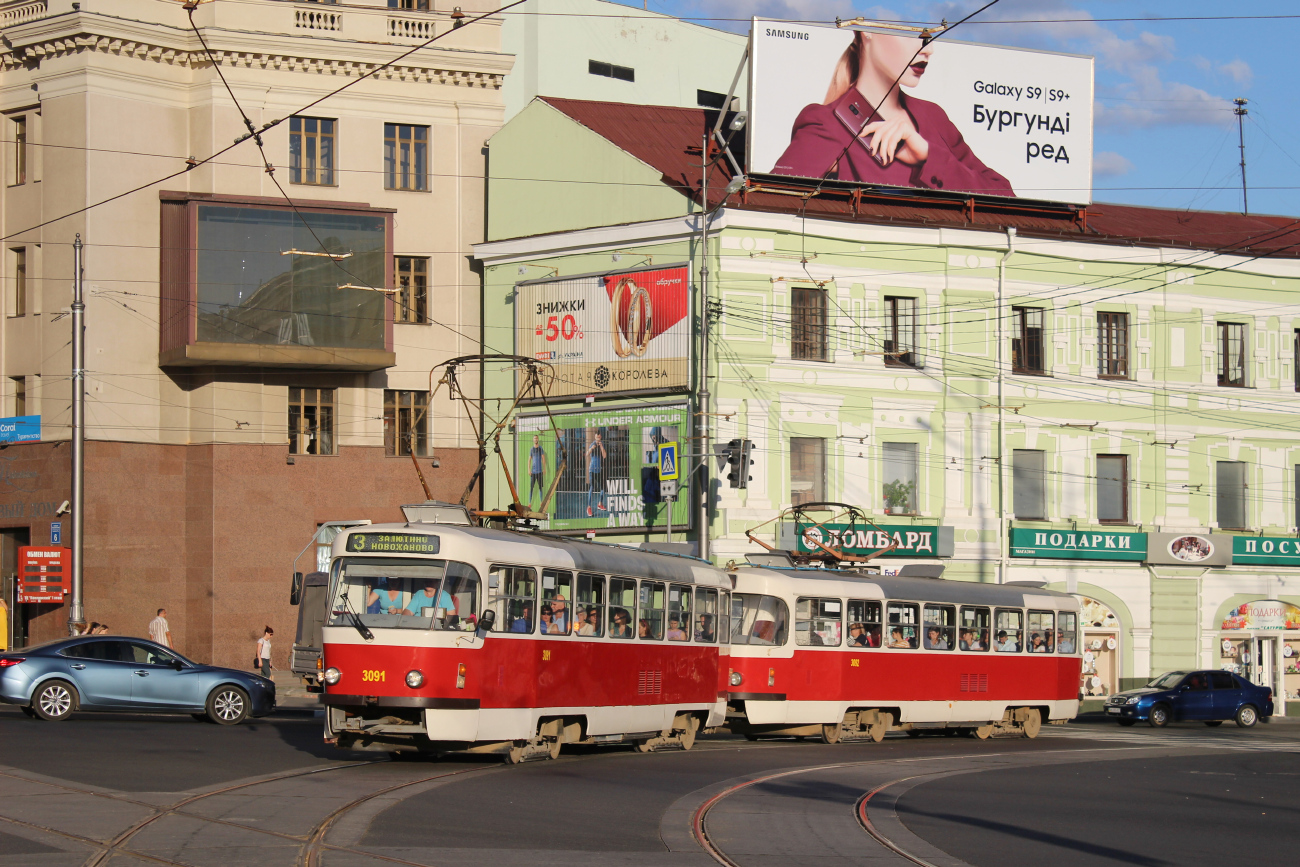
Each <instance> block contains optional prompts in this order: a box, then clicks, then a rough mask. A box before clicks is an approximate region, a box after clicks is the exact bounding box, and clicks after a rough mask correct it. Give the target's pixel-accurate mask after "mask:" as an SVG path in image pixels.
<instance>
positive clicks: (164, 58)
mask: <svg viewBox="0 0 1300 867" xmlns="http://www.w3.org/2000/svg"><path fill="white" fill-rule="evenodd" d="M416 5H418V4H416ZM431 5H435V6H437V7H438V8H437V9H434V10H430V11H423V10H397V9H388V8H387V4H386V3H384V2H383V0H360V2H357V0H354V2H353V3H352V4H349V5H324V4H316V3H298V2H287V0H240V2H232V3H207V4H202V5H199V6H198V7H197V8H196V9H195V10H194V11H193V23H194V25H195V27H193V28H192V27H191V25H190V19H189V17H188V16H187V13H186V10H185V9H184V8H182V5H181V4H179V3H170V2H160V0H81V2H79V3H78V2H72V0H22V2H5V3H0V36H3V47H2V48H0V124H2V127H0V129H2V130H3V134H2V135H0V140H2V141H3V147H4V186H3V188H2V189H0V227H2V234H3V238H4V241H3V244H4V246H3V250H2V251H0V252H2V253H3V257H4V259H3V261H4V271H3V284H4V294H3V317H2V318H0V368H2V371H0V374H2V376H0V385H2V386H3V389H2V394H3V406H2V407H0V416H3V417H12V416H26V415H33V416H40V424H41V441H40V442H38V443H21V444H11V445H8V446H7V447H5V448H4V449H3V450H2V451H0V482H3V484H0V535H2V537H3V541H4V547H3V562H0V571H2V572H3V575H4V576H5V578H6V582H7V583H6V586H5V590H6V592H8V590H9V587H8V579H9V578H11V577H12V575H13V573H14V570H15V568H16V562H15V560H16V551H17V548H18V547H19V546H20V545H25V544H40V545H44V544H47V543H49V542H50V541H51V539H50V529H51V528H50V524H51V522H52V521H56V520H59V517H57V516H56V515H55V512H57V511H58V505H59V504H60V503H61V502H62V501H63V500H64V499H67V497H68V493H69V488H68V478H69V472H70V462H69V450H68V445H67V441H68V440H69V438H70V433H71V430H70V422H71V394H72V381H73V380H72V370H71V337H72V335H71V332H70V322H71V317H70V316H69V315H68V313H69V309H70V304H71V300H72V275H73V243H74V240H75V239H76V237H77V236H78V235H80V236H81V238H82V240H83V242H84V244H85V251H84V285H85V293H86V302H87V312H86V323H87V327H86V335H85V339H86V371H85V380H86V393H87V408H86V418H87V440H88V444H87V475H86V479H87V481H86V493H87V502H86V514H85V520H86V540H85V543H86V561H85V562H86V590H85V611H86V616H87V618H88V619H93V620H98V621H101V622H106V623H107V624H109V625H110V627H111V628H112V631H113V632H115V633H121V634H136V635H143V634H146V633H145V625H146V624H147V622H148V621H149V620H150V619H151V618H152V617H153V616H154V612H155V611H156V609H158V608H166V609H167V611H168V616H169V619H170V622H171V627H172V635H173V637H174V638H175V639H176V642H177V646H178V648H179V649H180V650H181V651H182V652H185V653H187V654H189V655H191V656H193V657H194V658H196V659H200V660H203V661H214V662H217V663H221V664H239V663H241V662H243V661H245V659H246V657H247V656H248V653H247V652H246V651H247V648H251V646H252V641H253V640H254V638H255V636H256V635H257V634H260V631H261V629H262V627H263V626H266V625H271V626H273V627H275V628H276V630H277V634H278V635H279V637H280V641H279V643H278V644H277V645H276V650H277V653H276V656H277V660H276V661H277V664H280V665H282V666H285V667H287V655H288V649H289V645H290V643H291V640H292V635H293V623H294V619H295V616H296V615H295V612H294V609H293V608H291V607H290V606H289V604H288V592H287V591H288V583H289V581H288V578H289V572H290V564H291V562H292V561H293V558H294V556H295V555H296V554H297V553H298V551H299V550H300V549H301V548H302V547H303V545H304V544H306V542H307V541H308V540H309V539H310V537H311V535H312V534H313V532H314V531H315V530H316V528H317V525H318V524H320V523H321V522H324V521H329V520H340V519H364V518H369V519H372V520H393V519H397V518H398V517H400V512H399V510H398V506H399V505H400V504H401V503H404V502H413V501H419V500H423V499H424V498H425V494H424V491H423V489H422V488H421V486H420V483H419V480H418V478H417V476H416V472H415V469H414V468H413V467H412V461H411V453H412V451H414V453H415V457H416V459H417V461H418V463H419V465H420V467H421V469H422V471H423V472H424V475H425V477H426V478H427V479H428V481H429V484H430V486H431V488H432V489H433V493H434V495H435V496H437V497H439V498H444V499H457V498H459V497H460V495H461V492H462V490H463V488H464V485H465V483H466V481H467V480H468V479H469V477H470V475H471V473H472V470H473V467H474V464H475V462H476V461H477V451H476V447H475V441H474V439H473V434H472V431H471V430H470V428H469V427H468V426H467V425H466V424H465V423H464V421H463V418H464V414H463V412H462V411H461V410H460V408H459V407H453V406H452V405H450V404H449V403H445V402H444V403H435V404H434V405H433V406H426V401H425V399H424V398H423V397H422V395H423V394H424V393H425V392H426V391H427V389H428V388H429V385H430V370H431V369H432V368H433V367H434V366H435V365H437V364H438V363H440V362H442V361H445V360H446V359H448V358H451V357H454V356H457V355H464V354H468V353H474V352H478V351H479V310H480V307H479V305H480V293H479V278H478V276H477V275H476V274H475V273H474V271H472V270H471V268H470V264H469V261H470V260H469V256H468V253H469V250H470V245H471V244H473V243H475V242H477V241H479V240H481V237H482V231H483V222H484V218H483V174H484V160H485V157H484V145H485V141H486V139H487V138H489V137H490V136H491V135H492V133H493V132H495V130H496V129H498V128H499V127H500V125H501V123H502V117H503V102H502V98H501V86H502V82H503V79H504V76H505V75H506V73H507V72H508V71H509V70H510V67H511V58H510V57H509V56H508V55H506V54H503V53H502V52H501V49H500V45H501V39H500V27H501V22H500V21H498V20H494V19H486V20H484V21H481V22H473V23H464V22H466V21H469V19H467V18H463V17H461V16H458V17H457V18H456V19H453V17H452V7H451V6H450V5H446V6H444V5H443V4H431ZM458 7H459V8H460V9H462V10H463V12H464V15H468V16H469V17H470V18H472V17H474V16H475V15H476V13H479V12H482V11H486V10H488V9H489V8H491V6H490V5H489V4H486V3H480V2H477V0H461V2H459V4H458ZM462 23H464V26H458V25H461V24H462ZM444 32H445V33H447V35H446V36H445V37H444V38H440V39H439V40H438V41H437V42H435V43H433V44H432V45H430V46H428V47H426V48H421V49H420V50H418V51H416V52H414V53H411V54H410V55H409V56H406V57H401V59H397V58H399V57H400V56H401V55H403V54H404V53H405V52H408V51H409V50H410V49H411V48H413V47H416V46H418V45H420V44H421V43H423V42H424V41H426V40H428V39H429V38H430V37H433V36H435V35H438V34H442V33H444ZM200 36H201V38H200ZM203 42H206V44H207V48H208V49H210V51H211V56H209V54H208V53H207V52H206V51H205V48H204V45H203ZM370 72H374V73H375V74H373V75H371V76H369V77H365V78H363V76H365V75H366V73H370ZM218 73H220V75H219V74H218ZM223 75H224V77H225V83H223V81H222V77H221V76H223ZM226 83H228V84H229V88H230V92H228V91H227V87H226ZM345 85H347V88H346V89H344V90H342V91H341V92H336V91H338V89H339V88H342V87H344V86H345ZM232 92H233V97H234V98H233V99H232V96H231V93H232ZM318 101H319V102H318ZM306 106H310V108H305V107H306ZM241 112H242V113H241ZM245 115H246V116H247V118H248V120H249V121H250V122H251V124H252V125H253V127H254V128H255V129H256V130H259V131H260V132H259V135H260V137H261V139H262V141H263V145H264V153H265V158H263V154H262V153H260V152H259V149H258V147H257V145H256V143H255V142H254V141H251V140H246V141H243V142H242V143H240V144H238V145H237V146H235V147H231V145H232V143H234V142H235V141H236V140H237V139H239V138H240V137H241V136H244V135H246V133H247V129H246V125H245V121H244V116H245ZM277 121H280V122H278V123H277ZM267 124H273V125H272V126H271V127H270V128H266V129H265V130H264V131H262V130H263V129H264V127H266V125H267ZM213 154H216V156H215V157H213V158H212V159H208V158H209V157H210V156H212V155H213ZM268 164H269V166H268ZM277 182H278V183H277ZM286 194H287V196H288V199H291V200H292V204H290V203H289V201H288V200H286ZM488 342H489V343H490V342H491V341H490V340H489V341H488ZM62 520H63V522H64V526H65V527H66V526H68V522H67V519H66V516H63V518H62ZM69 542H70V540H69V539H68V538H67V536H66V534H65V535H64V537H63V540H62V543H63V544H65V545H66V544H69ZM308 559H310V558H308ZM304 566H305V568H306V569H307V570H308V571H309V570H310V569H311V568H314V566H313V565H312V564H310V563H308V561H307V560H304V561H303V562H300V563H299V567H300V568H303V567H304ZM13 619H14V621H15V629H16V631H17V632H18V633H19V634H18V635H17V638H18V639H19V640H20V641H21V640H41V639H48V638H52V637H57V636H58V635H59V634H62V633H63V631H64V629H65V621H66V619H67V609H66V607H65V606H59V605H49V604H47V605H35V604H28V605H20V606H18V610H17V611H16V616H15V617H14V618H13Z"/></svg>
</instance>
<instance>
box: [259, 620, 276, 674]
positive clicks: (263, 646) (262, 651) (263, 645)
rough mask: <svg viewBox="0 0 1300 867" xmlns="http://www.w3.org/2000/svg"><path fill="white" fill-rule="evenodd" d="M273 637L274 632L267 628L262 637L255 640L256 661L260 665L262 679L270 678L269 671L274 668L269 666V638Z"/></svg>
mask: <svg viewBox="0 0 1300 867" xmlns="http://www.w3.org/2000/svg"><path fill="white" fill-rule="evenodd" d="M273 635H275V630H274V629H272V628H271V627H269V626H268V627H266V629H265V631H264V632H263V634H262V637H261V638H259V639H257V661H258V662H259V663H261V667H262V677H265V678H269V677H270V676H271V669H272V668H273V667H274V666H272V665H271V636H273Z"/></svg>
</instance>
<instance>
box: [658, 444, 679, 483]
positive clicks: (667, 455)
mask: <svg viewBox="0 0 1300 867" xmlns="http://www.w3.org/2000/svg"><path fill="white" fill-rule="evenodd" d="M677 478H678V472H677V443H660V444H659V481H661V482H662V481H667V480H674V481H675V480H676V479H677Z"/></svg>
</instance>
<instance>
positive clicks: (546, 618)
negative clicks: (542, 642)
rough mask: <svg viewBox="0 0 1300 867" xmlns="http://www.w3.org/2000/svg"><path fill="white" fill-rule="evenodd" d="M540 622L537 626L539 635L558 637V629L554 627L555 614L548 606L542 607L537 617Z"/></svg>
mask: <svg viewBox="0 0 1300 867" xmlns="http://www.w3.org/2000/svg"><path fill="white" fill-rule="evenodd" d="M539 616H540V618H541V622H540V623H538V624H537V632H538V634H540V635H559V634H560V628H559V627H558V626H556V625H555V612H554V611H553V610H552V609H551V606H549V605H543V606H542V609H541V614H540V615H539Z"/></svg>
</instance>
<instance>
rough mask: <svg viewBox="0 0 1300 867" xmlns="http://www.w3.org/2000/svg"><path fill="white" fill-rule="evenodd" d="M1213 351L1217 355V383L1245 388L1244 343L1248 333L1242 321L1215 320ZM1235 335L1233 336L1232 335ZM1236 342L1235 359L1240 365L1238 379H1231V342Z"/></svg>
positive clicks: (1246, 340)
mask: <svg viewBox="0 0 1300 867" xmlns="http://www.w3.org/2000/svg"><path fill="white" fill-rule="evenodd" d="M1214 325H1215V329H1216V331H1217V333H1216V335H1215V347H1216V349H1215V352H1216V354H1217V355H1218V359H1217V361H1218V365H1217V367H1218V376H1217V384H1218V386H1219V387H1220V388H1245V387H1246V371H1247V364H1246V345H1247V343H1248V338H1249V336H1250V335H1249V333H1248V331H1247V329H1246V323H1244V322H1215V323H1214ZM1234 334H1235V335H1236V337H1234V336H1233V335H1234ZM1234 341H1236V342H1238V344H1239V345H1238V346H1237V351H1236V353H1235V354H1236V356H1237V358H1236V361H1237V364H1238V365H1240V368H1239V371H1238V372H1239V373H1240V379H1238V380H1236V381H1233V380H1232V378H1231V375H1232V367H1231V357H1232V354H1233V353H1232V344H1233V342H1234Z"/></svg>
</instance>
